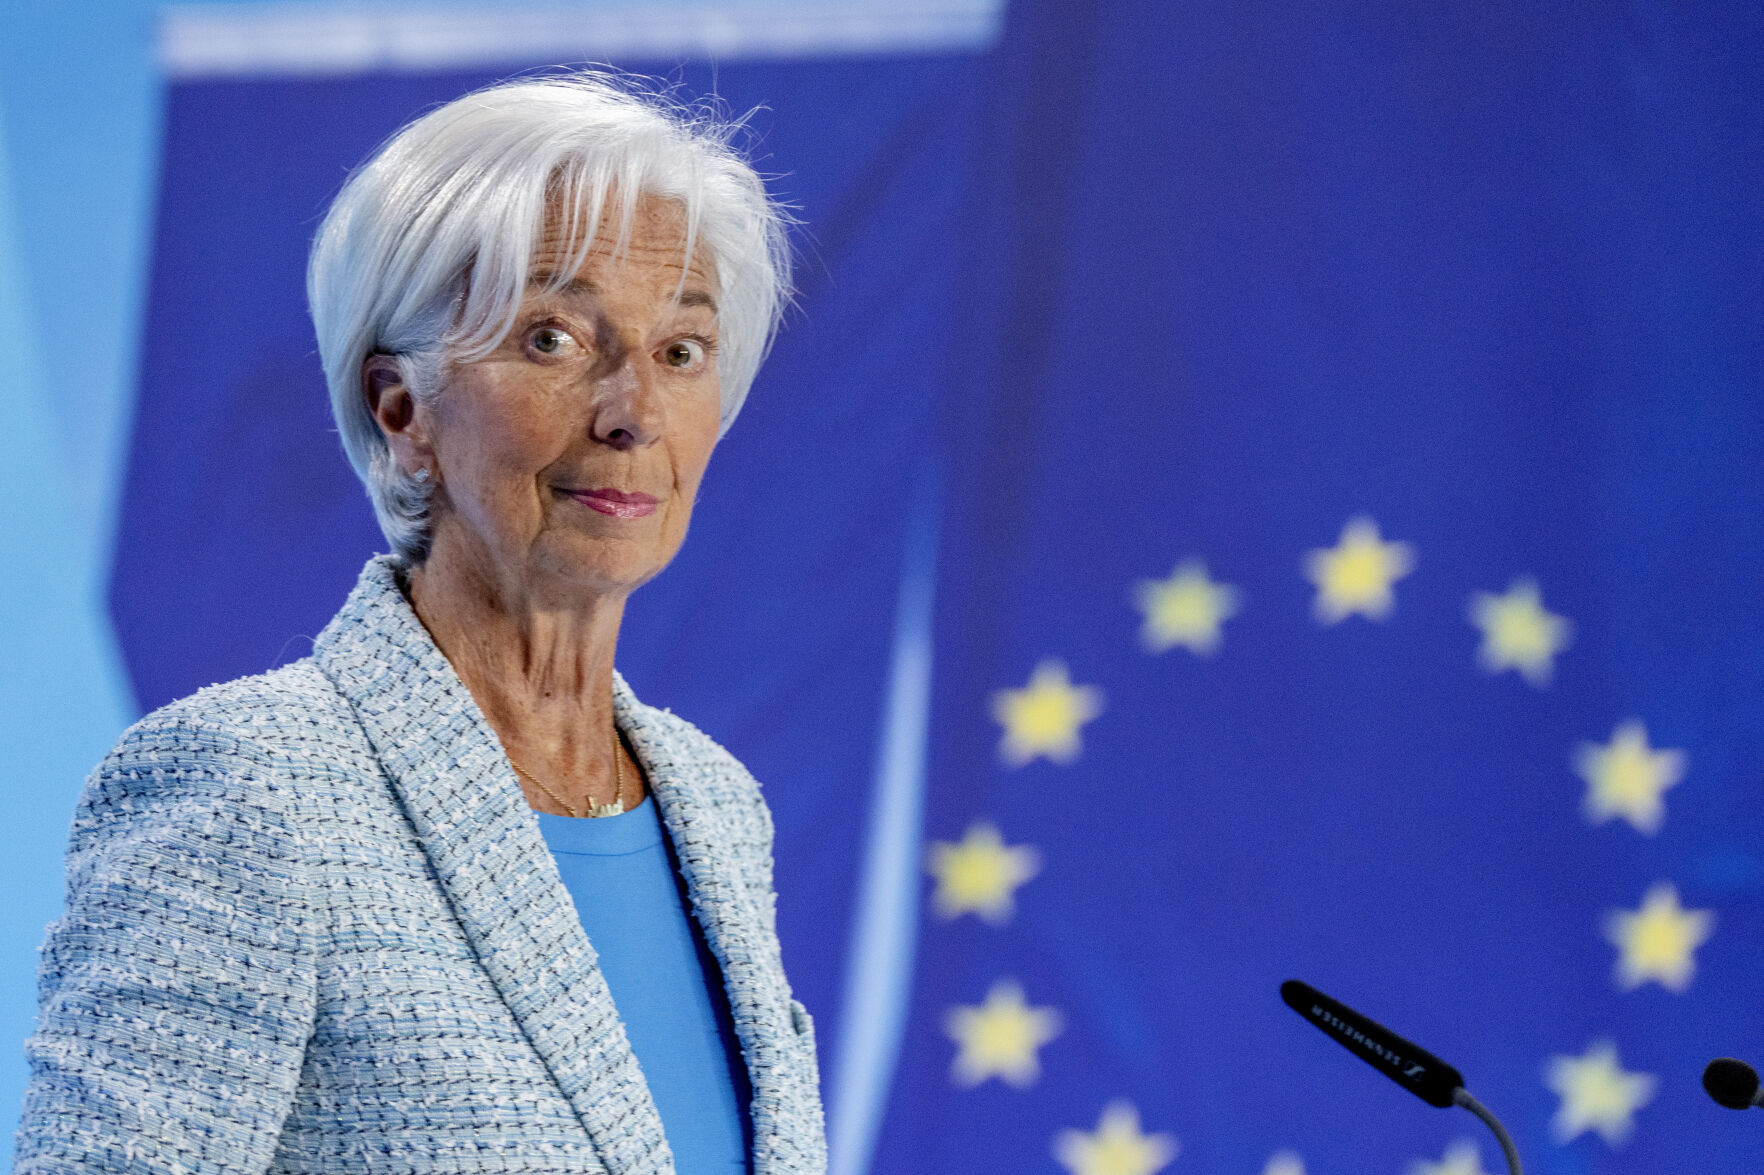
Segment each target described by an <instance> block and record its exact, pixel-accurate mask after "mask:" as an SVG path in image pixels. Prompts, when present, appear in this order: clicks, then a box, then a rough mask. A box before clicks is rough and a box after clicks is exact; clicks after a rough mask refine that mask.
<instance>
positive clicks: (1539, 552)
mask: <svg viewBox="0 0 1764 1175" xmlns="http://www.w3.org/2000/svg"><path fill="white" fill-rule="evenodd" d="M0 14H3V15H0V420H3V421H4V427H0V486H3V492H4V496H5V502H6V506H5V508H4V509H3V510H0V552H3V557H4V559H5V568H6V574H5V575H4V576H3V577H0V593H3V597H0V598H3V601H4V607H0V649H3V650H4V652H3V655H0V795H3V796H4V798H5V801H6V811H7V813H8V818H9V822H10V823H11V825H12V826H13V829H14V831H13V832H12V833H11V834H9V835H8V836H7V838H6V841H7V843H6V848H5V850H4V851H3V852H0V885H3V886H4V888H5V892H6V894H7V895H8V899H9V900H8V901H6V902H5V903H4V905H3V906H0V1138H4V1139H6V1140H9V1138H10V1134H11V1128H12V1123H13V1122H15V1121H16V1113H17V1107H18V1104H19V1098H20V1096H21V1093H22V1090H23V1086H24V1081H25V1078H26V1072H25V1067H24V1065H23V1061H22V1053H21V1050H20V1044H21V1042H22V1041H23V1039H24V1037H25V1036H26V1035H27V1034H28V1032H29V1031H30V1027H31V1024H32V1020H33V1017H34V1002H35V991H34V984H35V977H34V962H35V958H34V952H35V948H36V946H37V944H38V942H40V940H41V937H42V931H43V927H44V925H45V923H47V922H48V921H49V920H50V919H51V918H53V917H54V916H55V915H56V913H57V911H58V908H59V905H60V900H61V897H60V876H61V852H62V847H63V843H64V840H65V835H66V830H67V824H68V820H69V817H70V815H71V811H72V806H73V803H74V799H75V797H76V795H77V793H78V789H79V786H80V782H81V779H82V778H83V776H84V774H85V772H86V771H87V770H88V769H89V768H90V767H91V765H92V764H93V763H94V762H95V761H96V760H97V759H98V758H99V757H100V756H101V755H102V754H103V753H104V751H105V750H106V749H107V748H108V747H109V745H110V744H111V743H112V742H113V741H114V740H115V738H116V736H117V735H118V733H119V732H120V731H121V730H122V729H123V728H124V727H125V726H126V725H127V724H128V723H129V722H131V721H133V720H134V719H135V718H137V717H139V716H140V715H141V714H142V713H145V712H146V711H147V710H150V709H152V708H154V707H156V706H158V705H161V704H163V703H165V702H167V701H169V700H171V699H173V698H176V697H179V696H181V695H183V694H185V693H188V692H190V691H192V690H194V689H197V688H199V687H201V686H203V685H206V684H209V683H210V682H214V681H221V680H226V679H228V678H231V677H235V676H238V675H241V674H246V673H253V672H260V671H263V670H265V669H268V668H270V667H273V666H274V665H277V664H280V663H283V662H285V661H287V660H290V659H293V658H297V657H300V656H303V655H304V654H305V653H306V652H307V651H308V649H309V648H310V641H311V638H312V637H313V636H314V635H315V634H316V633H317V632H318V631H319V629H320V628H322V627H323V625H324V624H325V622H326V620H327V619H328V618H329V616H330V615H331V614H332V612H334V611H335V609H336V608H337V606H338V605H339V604H340V603H341V601H342V599H343V596H344V594H345V593H346V592H347V590H348V588H349V586H350V584H351V583H352V582H353V579H354V576H355V574H356V572H357V571H358V569H359V568H360V565H361V563H362V562H363V560H364V559H365V558H366V557H367V556H368V555H369V554H371V553H373V552H374V551H377V550H379V549H381V548H382V541H381V539H380V536H379V535H378V532H377V531H376V529H375V527H374V524H373V520H372V516H371V513H370V511H369V509H368V507H367V504H366V501H365V497H364V495H363V493H362V491H361V489H360V487H359V485H358V484H357V483H356V482H355V481H354V479H353V476H352V475H351V473H350V471H349V470H348V467H347V465H346V464H345V462H344V460H343V458H342V455H341V451H340V449H339V446H338V445H337V443H336V438H335V435H334V433H333V432H332V431H331V426H330V422H329V417H328V410H327V407H326V404H325V398H324V387H323V380H322V377H321V374H320V371H319V367H318V361H317V356H316V352H315V347H314V343H313V340H312V336H311V331H310V326H309V324H308V322H307V320H306V317H305V310H304V295H303V289H302V280H303V265H304V255H305V249H306V246H307V243H308V241H309V240H310V237H311V234H312V232H313V230H314V229H315V227H316V225H317V223H318V220H319V218H320V217H321V216H322V215H323V211H324V209H325V207H326V204H327V201H328V200H329V198H330V197H331V196H332V195H334V194H335V192H336V190H337V188H338V186H339V185H340V183H341V181H342V179H343V177H344V176H345V175H346V174H347V172H348V169H349V168H350V167H352V166H354V165H355V164H357V163H359V162H360V161H361V160H362V159H363V158H364V157H365V156H366V155H367V154H368V153H369V152H371V150H372V149H373V148H374V146H375V145H376V144H377V143H379V142H380V141H381V140H382V139H384V138H385V136H387V135H388V134H390V133H391V132H392V131H393V130H395V129H396V128H397V127H399V126H400V125H402V124H403V123H405V122H406V121H408V120H409V119H411V118H412V117H414V116H416V115H417V114H419V113H421V112H422V111H424V110H426V109H429V108H430V107H432V106H434V105H436V104H438V103H441V102H444V101H447V100H449V99H451V98H454V97H457V96H459V95H460V94H463V93H466V92H468V91H470V90H471V89H473V88H475V87H477V86H480V85H484V84H487V83H489V82H492V81H495V80H497V79H500V78H505V77H509V76H513V75H516V74H520V73H525V72H530V71H534V70H543V69H546V68H553V67H558V66H571V65H581V64H582V63H585V62H595V63H607V64H611V65H614V66H617V67H620V68H623V69H628V70H632V71H636V72H639V73H642V74H645V75H648V76H651V77H655V78H659V79H661V84H663V85H667V86H671V87H675V88H676V90H677V92H678V93H679V94H680V95H681V96H683V97H686V98H689V99H696V98H700V97H705V96H711V95H714V96H715V97H716V98H717V99H718V100H719V101H720V102H721V103H722V104H723V105H724V106H725V107H726V108H727V109H728V110H730V111H732V112H735V113H740V114H747V115H748V128H749V136H748V142H747V148H748V150H749V153H750V155H751V156H752V157H753V159H754V160H755V162H756V165H757V166H758V167H759V169H760V170H761V171H762V172H763V173H765V174H766V175H767V176H768V177H769V180H770V182H771V184H772V186H773V189H774V190H775V191H776V192H777V193H779V194H780V195H781V196H782V197H783V198H784V199H785V200H787V201H788V202H790V203H791V204H792V205H793V206H794V208H795V209H796V211H797V215H798V216H799V217H800V219H801V221H802V227H801V231H800V232H799V233H798V240H797V246H798V256H799V260H800V270H799V279H800V280H799V285H800V296H799V299H798V303H797V306H796V308H795V310H794V311H793V313H792V315H791V317H790V319H789V321H788V323H787V326H786V329H785V332H784V334H783V336H782V337H781V339H780V341H779V343H778V346H777V348H776V350H775V351H774V354H773V356H772V358H771V360H770V361H769V363H768V365H767V367H766V368H765V369H764V370H763V371H762V373H761V376H760V379H759V381H758V383H757V384H756V386H755V389H754V392H753V395H752V398H751V399H750V401H749V404H748V407H747V408H746V409H745V411H744V414H743V416H742V418H741V420H740V421H739V422H738V424H737V425H736V427H735V428H734V430H733V431H732V432H731V433H730V435H729V437H728V438H727V439H726V440H725V441H724V442H723V445H722V447H721V449H720V451H719V454H718V456H717V457H716V459H715V461H714V462H713V464H712V469H711V475H710V478H709V480H708V481H707V485H706V489H705V491H704V495H703V498H702V499H701V502H700V506H699V509H698V513H697V515H696V516H695V519H694V531H693V535H692V537H691V540H690V541H689V542H688V543H687V545H686V548H685V550H684V552H683V553H682V555H681V557H680V559H679V560H678V561H677V562H676V564H675V566H674V567H672V568H670V570H669V571H668V572H667V574H665V575H664V576H663V577H661V578H660V579H659V580H657V581H656V582H655V583H653V584H651V585H649V586H647V587H646V588H645V589H644V590H643V592H641V593H639V595H638V596H637V597H636V598H635V599H634V601H633V606H632V609H631V612H630V615H629V618H628V621H627V624H626V628H625V635H624V641H623V644H622V647H621V668H622V670H623V671H624V672H625V674H626V675H627V677H628V678H629V679H630V680H631V681H632V683H633V685H634V686H635V688H636V690H637V692H638V694H639V696H641V697H643V698H644V699H645V700H646V701H648V702H650V703H652V704H657V705H666V706H670V707H672V708H674V709H675V710H676V711H678V712H680V713H682V714H684V715H685V716H687V717H688V718H690V719H692V720H693V721H695V722H696V723H698V724H699V725H700V726H702V727H704V728H705V729H706V730H707V731H708V732H710V733H711V734H712V735H713V736H715V737H716V738H718V739H719V740H720V741H722V742H724V743H725V744H726V745H727V746H729V747H730V748H731V749H732V750H733V751H734V752H735V753H736V754H737V755H738V756H739V757H741V758H742V759H743V760H744V761H745V762H746V763H747V764H748V765H749V766H750V767H751V768H752V769H753V770H754V772H755V774H756V775H757V776H758V777H759V778H760V779H761V780H762V781H763V782H764V783H765V785H766V788H767V795H768V798H769V799H770V801H771V803H772V806H773V808H774V811H775V813H776V815H777V820H778V830H779V841H778V866H777V868H778V878H779V889H780V893H781V897H780V929H781V934H782V936H783V940H784V950H785V958H786V962H787V964H788V966H789V969H790V973H791V976H792V980H793V982H794V984H795V985H796V987H797V989H798V995H799V996H800V997H801V998H802V999H803V1000H804V1002H805V1003H807V1004H808V1006H809V1007H810V1008H811V1010H813V1012H814V1013H815V1014H816V1016H817V1018H818V1023H819V1044H820V1048H821V1062H822V1069H823V1074H824V1076H825V1084H826V1092H827V1099H828V1109H829V1128H830V1134H831V1140H832V1147H833V1156H834V1158H833V1164H834V1171H835V1173H836V1175H863V1173H864V1172H876V1173H878V1175H883V1173H888V1175H894V1173H900V1175H905V1173H909V1172H924V1171H929V1170H942V1169H950V1170H963V1171H972V1172H1007V1171H1008V1172H1023V1171H1047V1172H1052V1173H1057V1172H1060V1171H1062V1170H1064V1171H1068V1172H1071V1173H1072V1175H1153V1173H1154V1172H1158V1171H1164V1170H1169V1171H1173V1172H1195V1173H1219V1175H1224V1173H1227V1172H1246V1173H1252V1175H1254V1173H1261V1175H1303V1173H1305V1172H1310V1173H1311V1175H1323V1173H1334V1172H1343V1173H1345V1172H1356V1173H1359V1172H1390V1173H1392V1175H1398V1173H1405V1175H1476V1173H1477V1172H1479V1171H1482V1170H1487V1171H1499V1170H1502V1169H1503V1168H1502V1166H1501V1161H1500V1157H1499V1153H1498V1151H1496V1150H1495V1148H1494V1147H1493V1145H1492V1143H1491V1142H1490V1140H1489V1138H1488V1136H1487V1135H1486V1133H1485V1132H1483V1130H1482V1128H1481V1127H1480V1126H1479V1125H1478V1124H1477V1123H1476V1122H1474V1121H1473V1120H1471V1118H1470V1116H1469V1115H1468V1114H1465V1113H1464V1112H1463V1111H1460V1110H1451V1111H1440V1110H1435V1109H1431V1108H1429V1107H1427V1106H1425V1105H1423V1104H1422V1103H1421V1102H1419V1101H1416V1100H1414V1099H1413V1098H1410V1097H1408V1096H1407V1095H1406V1094H1404V1093H1403V1092H1402V1091H1401V1090H1399V1089H1397V1088H1396V1087H1395V1086H1394V1085H1391V1084H1390V1083H1388V1082H1385V1081H1383V1080H1382V1079H1381V1078H1379V1077H1378V1076H1377V1075H1375V1074H1373V1073H1372V1072H1371V1071H1370V1070H1368V1069H1366V1068H1365V1067H1364V1066H1362V1065H1360V1064H1359V1063H1358V1062H1357V1061H1355V1060H1353V1059H1352V1058H1350V1057H1349V1056H1348V1055H1347V1054H1346V1053H1344V1052H1342V1051H1341V1050H1340V1049H1338V1048H1336V1047H1335V1046H1334V1045H1333V1044H1331V1043H1330V1042H1329V1041H1327V1040H1325V1039H1324V1038H1323V1037H1322V1036H1321V1035H1319V1034H1318V1033H1316V1032H1315V1031H1313V1030H1312V1029H1310V1028H1308V1027H1307V1026H1306V1025H1304V1024H1303V1023H1302V1022H1301V1021H1300V1020H1299V1019H1298V1018H1297V1017H1296V1016H1294V1015H1293V1014H1292V1013H1291V1012H1289V1011H1287V1010H1286V1009H1285V1008H1284V1007H1282V1006H1281V1005H1280V1002H1279V999H1278V995H1277V989H1278V987H1279V984H1280V982H1281V981H1282V980H1285V979H1288V978H1293V977H1298V978H1303V979H1306V980H1308V981H1310V982H1312V983H1315V984H1316V985H1317V986H1319V987H1321V988H1322V989H1323V990H1325V991H1327V992H1329V993H1331V994H1333V995H1335V996H1337V997H1338V998H1340V999H1343V1000H1345V1001H1347V1002H1348V1003H1350V1004H1353V1005H1355V1006H1357V1007H1359V1008H1360V1010H1362V1011H1364V1012H1366V1013H1368V1014H1370V1015H1372V1016H1374V1017H1376V1018H1379V1019H1381V1020H1384V1021H1385V1022H1386V1023H1388V1024H1389V1025H1390V1026H1391V1027H1393V1028H1395V1029H1396V1030H1398V1031H1400V1032H1404V1033H1406V1034H1407V1035H1410V1036H1412V1037H1413V1038H1415V1039H1416V1040H1417V1041H1418V1042H1419V1043H1421V1044H1423V1045H1424V1046H1426V1047H1428V1048H1430V1049H1431V1050H1433V1051H1434V1052H1436V1053H1439V1054H1441V1055H1442V1056H1443V1057H1444V1058H1445V1059H1446V1060H1448V1061H1450V1062H1452V1063H1454V1064H1455V1065H1456V1066H1457V1067H1458V1068H1460V1069H1461V1070H1463V1072H1464V1074H1465V1076H1466V1079H1467V1081H1468V1085H1469V1088H1470V1089H1471V1091H1472V1092H1473V1093H1476V1094H1477V1095H1478V1096H1479V1097H1480V1098H1481V1099H1482V1100H1483V1101H1484V1102H1486V1103H1488V1104H1489V1105H1490V1106H1491V1107H1493V1108H1494V1109H1495V1111H1496V1112H1497V1113H1499V1114H1500V1115H1501V1116H1502V1117H1503V1118H1504V1119H1505V1120H1506V1122H1507V1123H1508V1125H1509V1126H1510V1127H1511V1129H1512V1131H1513V1133H1514V1134H1515V1136H1516V1137H1517V1139H1518V1143H1519V1147H1520V1150H1521V1152H1522V1154H1524V1156H1525V1157H1526V1161H1527V1167H1528V1169H1530V1170H1534V1171H1541V1172H1547V1173H1554V1175H1571V1173H1576V1175H1577V1173H1582V1172H1617V1171H1623V1172H1628V1173H1635V1175H1667V1173H1668V1172H1677V1171H1680V1170H1683V1169H1687V1168H1690V1167H1693V1166H1694V1167H1696V1168H1698V1169H1702V1170H1733V1171H1740V1170H1757V1169H1759V1165H1760V1163H1761V1162H1764V1118H1761V1119H1760V1121H1759V1122H1753V1121H1750V1120H1749V1118H1748V1117H1741V1116H1739V1115H1733V1114H1729V1113H1727V1112H1726V1111H1723V1110H1720V1109H1718V1108H1717V1107H1715V1106H1714V1105H1713V1104H1712V1103H1711V1102H1710V1101H1709V1100H1708V1099H1707V1098H1706V1097H1705V1096H1704V1094H1703V1092H1702V1091H1701V1089H1700V1088H1699V1087H1698V1078H1699V1075H1700V1073H1701V1070H1702V1066H1703V1064H1704V1063H1705V1062H1706V1061H1707V1060H1708V1059H1710V1058H1711V1057H1714V1056H1718V1055H1726V1054H1732V1055H1737V1056H1740V1057H1749V1058H1751V1059H1752V1060H1753V1061H1754V1062H1764V974H1760V971H1759V967H1758V963H1757V960H1758V959H1759V957H1760V946H1761V945H1764V778H1761V775H1764V617H1761V614H1760V609H1759V605H1758V601H1759V598H1760V588H1761V587H1764V474H1761V473H1760V465H1761V462H1764V395H1761V394H1760V393H1761V392H1764V388H1761V386H1760V385H1761V378H1760V372H1761V370H1764V368H1761V366H1760V365H1761V362H1764V312H1761V310H1760V303H1759V286H1760V279H1759V275H1760V273H1761V272H1764V270H1761V268H1760V266H1761V264H1764V231H1761V230H1764V216H1761V212H1764V208H1761V203H1764V196H1761V193H1764V117H1761V116H1764V10H1761V9H1759V8H1758V7H1757V6H1756V5H1750V4H1738V3H1715V2H1708V3H1698V4H1666V3H1659V2H1634V3H1625V4H1611V5H1596V6H1562V5H1556V6H1548V5H1546V6H1538V5H1516V4H1499V3H1497V4H1488V3H1483V4H1474V5H1472V4H1457V5H1437V6H1422V7H1420V8H1412V7H1406V6H1400V5H1385V4H1379V3H1372V2H1369V0H1331V2H1324V3H1317V4H1307V5H1283V6H1273V7H1267V8H1263V9H1255V8H1253V7H1251V8H1248V9H1246V8H1245V7H1244V6H1242V5H1236V4H1227V3H1223V2H1214V0H1198V2H1196V3H1190V4H1182V5H1168V4H1157V3H1144V4H1135V3H1126V2H1105V0H1098V2H1096V3H1091V4H1082V5H1080V4H1073V3H1059V2H1055V0H1010V2H1009V3H1006V2H1005V0H861V2H855V0H854V2H847V3H836V2H834V0H783V2H781V3H771V4H760V3H749V2H747V0H728V2H722V0H692V2H681V3H660V2H655V3H649V2H642V0H606V2H603V3H570V2H553V3H545V4H532V5H528V4H522V3H505V4H488V3H482V2H479V3H466V2H463V0H461V2H440V0H429V2H427V3H422V4H414V3H373V4H360V3H358V4H347V5H343V4H334V3H299V2H289V0H283V2H278V3H262V4H258V3H218V4H203V5H175V6H167V5H164V4H161V3H152V2H148V0H94V2H92V3H87V4H81V5H26V4H24V3H20V2H18V0H9V2H8V3H6V4H5V5H4V7H0ZM0 1145H4V1143H0Z"/></svg>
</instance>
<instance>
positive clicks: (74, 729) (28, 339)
mask: <svg viewBox="0 0 1764 1175" xmlns="http://www.w3.org/2000/svg"><path fill="white" fill-rule="evenodd" d="M4 114H5V111H4V109H0V121H3V119H4ZM4 141H5V140H4V139H0V142H4ZM10 173H11V168H9V167H8V166H7V159H6V156H5V155H4V154H0V421H3V422H4V427H0V501H4V502H5V503H6V508H5V509H4V510H0V559H3V560H4V564H5V567H6V574H5V575H4V576H0V617H4V618H5V619H4V627H3V628H0V641H3V642H4V647H5V656H3V657H0V780H5V790H4V793H3V794H4V801H5V810H6V814H7V827H6V849H5V851H4V852H0V893H4V894H5V895H6V899H7V900H6V901H5V902H4V903H0V1165H5V1166H10V1165H11V1161H10V1160H11V1154H12V1131H13V1128H14V1124H15V1123H16V1121H17V1116H18V1106H19V1099H20V1098H21V1097H22V1096H23V1093H24V1078H25V1067H24V1060H23V1055H22V1052H21V1050H20V1047H19V1046H20V1042H22V1041H23V1040H24V1038H25V1037H26V1036H27V1035H28V1034H29V1033H30V1030H31V1026H32V1021H33V1020H34V1018H35V1015H36V946H37V944H38V943H39V942H41V941H42V937H43V926H44V924H45V923H47V922H48V921H49V920H50V919H51V918H53V917H54V916H55V915H56V913H57V912H58V908H59V906H60V902H61V853H62V847H63V844H64V843H65V841H66V839H67V825H68V818H69V816H70V814H71V812H72V809H73V801H74V796H75V793H76V792H77V791H78V789H79V785H80V781H81V779H82V778H84V776H85V774H86V772H87V771H88V770H90V769H91V767H92V764H93V763H94V762H96V761H97V759H98V757H99V756H100V755H102V754H103V753H104V752H105V750H106V749H108V747H109V746H110V744H111V743H112V742H113V741H114V740H115V738H116V736H117V734H118V732H119V731H121V729H122V727H123V726H124V725H125V724H126V723H127V722H128V721H129V718H130V712H131V707H132V704H133V703H132V702H130V701H129V700H128V699H127V698H126V697H125V695H124V693H123V691H122V690H121V688H120V687H119V683H120V681H121V674H120V669H119V667H118V666H117V664H116V662H115V659H114V655H113V647H112V644H111V641H110V635H109V634H110V628H109V622H108V619H107V618H106V616H105V615H104V612H103V609H102V607H101V600H100V598H99V596H98V592H97V589H96V583H95V581H94V578H93V577H92V576H91V575H90V574H89V564H88V561H87V558H86V552H85V551H84V550H82V548H81V545H80V544H79V543H78V542H77V541H72V540H70V537H69V536H70V535H71V534H74V533H76V531H77V527H76V526H75V524H74V521H73V515H74V511H73V510H72V509H71V508H70V506H69V502H68V500H67V492H66V481H65V480H64V473H63V469H62V467H61V464H60V462H58V461H57V459H56V458H57V456H58V454H59V452H60V447H59V445H58V444H57V443H56V438H55V429H54V425H53V422H52V416H51V414H50V413H49V412H48V411H46V409H45V404H44V397H45V395H46V392H47V389H48V387H49V383H48V380H47V379H46V378H45V367H46V355H45V349H44V347H43V342H44V339H45V337H46V336H45V335H44V333H43V331H42V329H41V327H40V326H39V325H38V323H37V321H36V317H35V315H33V314H32V313H31V309H30V307H29V306H28V305H27V303H26V299H25V297H24V294H23V291H24V290H25V289H27V288H28V287H27V284H26V282H25V269H24V265H23V261H22V258H21V256H20V252H21V251H20V249H19V247H18V236H19V230H18V224H19V220H18V217H17V215H16V209H15V206H14V203H13V201H12V199H11V192H12V185H11V182H10V181H11V176H10ZM76 339H77V336H76ZM68 345H73V343H72V341H70V342H69V343H68ZM52 347H53V349H54V350H53V354H54V359H55V361H56V362H58V363H59V362H62V361H63V360H64V359H65V357H66V349H65V347H64V346H63V344H62V343H59V342H58V343H52Z"/></svg>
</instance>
